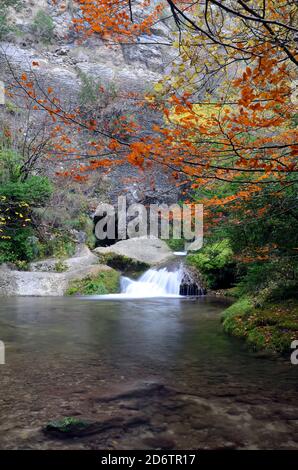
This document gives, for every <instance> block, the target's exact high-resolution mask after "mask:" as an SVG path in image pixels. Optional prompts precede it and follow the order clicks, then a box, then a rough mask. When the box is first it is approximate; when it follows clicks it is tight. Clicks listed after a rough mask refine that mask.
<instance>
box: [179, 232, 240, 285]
mask: <svg viewBox="0 0 298 470" xmlns="http://www.w3.org/2000/svg"><path fill="white" fill-rule="evenodd" d="M187 262H188V264H190V265H191V266H194V267H195V268H196V269H197V270H198V271H199V272H200V273H201V274H202V276H203V280H204V281H205V283H206V285H207V287H209V288H210V289H220V288H226V287H230V286H231V285H233V283H234V282H235V275H236V274H235V273H236V265H235V262H234V260H233V252H232V249H231V247H230V244H229V240H228V239H223V240H221V241H218V242H216V243H209V244H207V245H206V246H204V247H203V248H202V249H201V250H200V251H199V252H197V253H194V254H190V255H188V256H187Z"/></svg>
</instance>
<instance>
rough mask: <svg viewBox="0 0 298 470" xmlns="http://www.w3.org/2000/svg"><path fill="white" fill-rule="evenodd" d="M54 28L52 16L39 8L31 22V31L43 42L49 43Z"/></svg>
mask: <svg viewBox="0 0 298 470" xmlns="http://www.w3.org/2000/svg"><path fill="white" fill-rule="evenodd" d="M54 28H55V25H54V22H53V20H52V18H51V17H50V16H49V15H48V14H47V13H46V12H45V11H43V10H39V11H38V12H37V13H36V16H35V18H34V21H33V24H32V32H33V33H34V34H35V35H36V36H37V37H38V38H39V39H41V40H42V41H43V42H45V43H49V42H51V41H52V39H53V36H54Z"/></svg>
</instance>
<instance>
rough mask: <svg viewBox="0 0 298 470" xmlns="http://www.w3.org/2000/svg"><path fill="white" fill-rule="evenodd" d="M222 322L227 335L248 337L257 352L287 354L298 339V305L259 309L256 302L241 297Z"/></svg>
mask: <svg viewBox="0 0 298 470" xmlns="http://www.w3.org/2000/svg"><path fill="white" fill-rule="evenodd" d="M222 321H223V327H224V330H225V331H226V332H227V333H229V334H231V335H233V336H236V337H239V338H244V339H245V340H246V341H247V343H248V344H249V345H250V346H251V347H253V348H254V349H266V350H269V351H273V352H277V353H281V354H287V353H289V352H290V350H291V347H290V345H291V342H292V341H293V340H294V339H297V336H298V303H297V301H296V300H288V301H287V302H283V303H282V304H273V303H271V304H269V303H268V304H266V305H264V306H262V307H256V306H254V303H253V300H252V299H250V298H241V299H239V300H238V301H237V302H236V303H234V304H233V305H231V306H230V307H229V308H228V309H226V310H225V311H224V313H223V315H222Z"/></svg>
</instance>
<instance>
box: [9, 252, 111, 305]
mask: <svg viewBox="0 0 298 470" xmlns="http://www.w3.org/2000/svg"><path fill="white" fill-rule="evenodd" d="M58 262H59V260H57V259H55V258H52V259H48V260H44V261H38V262H36V263H31V265H30V269H31V271H16V270H8V269H0V295H5V296H14V295H31V296H62V295H64V293H65V292H66V291H67V289H68V287H69V285H70V283H71V282H72V281H74V280H81V279H84V278H85V277H88V276H96V275H97V274H99V273H100V272H102V271H107V270H111V268H110V267H108V266H105V265H101V264H99V262H98V257H97V256H95V255H94V254H92V253H91V251H90V250H89V248H88V247H87V246H85V245H82V246H79V248H78V251H77V253H76V256H74V257H73V258H69V259H66V260H64V261H62V262H61V263H63V264H65V266H66V271H65V272H55V266H56V265H57V263H58ZM4 268H5V266H4Z"/></svg>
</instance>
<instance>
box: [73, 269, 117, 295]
mask: <svg viewBox="0 0 298 470" xmlns="http://www.w3.org/2000/svg"><path fill="white" fill-rule="evenodd" d="M119 277H120V275H119V273H118V272H117V271H115V270H111V271H103V272H101V273H99V274H97V275H95V276H91V275H90V276H87V277H86V278H84V279H81V280H76V281H72V282H71V284H70V286H69V288H68V290H67V292H66V295H104V294H112V293H115V292H118V290H119Z"/></svg>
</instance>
